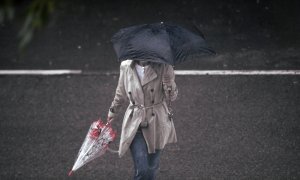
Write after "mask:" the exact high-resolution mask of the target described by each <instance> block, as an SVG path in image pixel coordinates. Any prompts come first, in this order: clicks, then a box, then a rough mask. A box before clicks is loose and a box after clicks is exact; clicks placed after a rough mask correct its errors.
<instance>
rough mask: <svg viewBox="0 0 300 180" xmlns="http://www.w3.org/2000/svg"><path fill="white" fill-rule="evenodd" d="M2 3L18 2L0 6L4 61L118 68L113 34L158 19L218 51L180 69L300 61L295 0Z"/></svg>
mask: <svg viewBox="0 0 300 180" xmlns="http://www.w3.org/2000/svg"><path fill="white" fill-rule="evenodd" d="M4 2H6V4H5V3H4ZM7 4H8V5H7ZM2 7H4V8H2V11H1V12H6V11H5V7H13V8H12V12H11V11H7V12H10V13H6V15H5V13H1V14H2V17H4V18H2V19H4V20H3V21H2V23H1V27H0V38H1V40H0V49H1V50H0V52H1V53H0V68H1V69H57V68H60V69H61V68H68V69H84V70H111V69H117V68H118V63H117V62H116V56H115V54H114V52H113V49H112V44H111V43H110V38H111V36H112V35H113V34H114V33H115V32H116V31H117V30H119V29H120V28H123V27H127V26H131V25H136V24H142V23H153V22H160V21H170V22H174V23H177V24H179V25H182V26H184V27H186V28H188V29H190V30H192V31H197V30H201V31H202V32H203V34H204V35H205V37H206V39H207V41H208V43H209V45H210V46H212V47H213V48H214V49H215V50H216V52H217V53H218V54H217V56H214V57H207V58H203V59H202V60H201V61H196V62H186V63H184V64H181V65H179V66H178V67H176V68H177V69H191V68H192V69H297V68H298V69H299V67H300V61H299V57H300V54H299V53H300V50H299V42H300V41H299V39H300V38H299V37H300V35H299V34H300V33H299V31H300V28H299V26H300V25H299V24H300V22H299V19H300V18H299V17H300V15H299V14H300V13H299V7H300V3H299V1H297V0H289V1H282V0H227V1H220V0H209V1H202V0H174V1H170V0H165V1H159V0H152V1H139V0H131V1H129V0H110V1H108V0H107V1H104V0H88V1H80V0H73V1H68V0H62V1H58V0H27V1H20V0H19V1H13V0H6V1H3V3H2ZM3 9H4V10H3ZM3 14H4V15H3ZM11 14H12V15H11ZM30 15H31V16H30ZM11 16H12V18H10V17H11ZM29 17H34V18H32V19H31V21H30V18H29ZM18 34H19V36H18Z"/></svg>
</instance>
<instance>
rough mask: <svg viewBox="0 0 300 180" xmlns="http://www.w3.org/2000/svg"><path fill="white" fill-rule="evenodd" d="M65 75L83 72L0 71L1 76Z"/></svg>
mask: <svg viewBox="0 0 300 180" xmlns="http://www.w3.org/2000/svg"><path fill="white" fill-rule="evenodd" d="M63 74H82V71H81V70H69V69H60V70H35V69H29V70H0V75H63Z"/></svg>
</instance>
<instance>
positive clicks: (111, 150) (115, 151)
mask: <svg viewBox="0 0 300 180" xmlns="http://www.w3.org/2000/svg"><path fill="white" fill-rule="evenodd" d="M107 150H108V151H109V152H111V153H119V151H117V150H113V149H110V148H109V147H107Z"/></svg>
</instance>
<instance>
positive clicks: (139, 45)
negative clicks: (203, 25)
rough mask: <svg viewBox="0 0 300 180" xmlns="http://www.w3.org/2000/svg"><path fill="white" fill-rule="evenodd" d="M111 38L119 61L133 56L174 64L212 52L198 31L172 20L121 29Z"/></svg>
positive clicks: (134, 58)
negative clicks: (190, 29)
mask: <svg viewBox="0 0 300 180" xmlns="http://www.w3.org/2000/svg"><path fill="white" fill-rule="evenodd" d="M111 41H112V43H113V46H114V49H115V52H116V54H117V57H118V60H119V61H123V60H127V59H132V60H142V61H152V62H157V63H167V64H171V65H175V64H178V63H180V62H183V61H185V60H186V59H187V57H188V56H191V55H203V54H215V52H214V51H213V50H212V49H211V48H210V47H208V45H207V44H206V41H205V39H204V38H203V36H202V35H201V34H195V33H193V32H191V31H189V30H187V29H185V28H183V27H180V26H178V25H174V24H171V23H163V22H161V23H154V24H142V25H136V26H131V27H127V28H123V29H120V30H119V31H118V32H117V33H116V34H114V36H113V37H112V39H111Z"/></svg>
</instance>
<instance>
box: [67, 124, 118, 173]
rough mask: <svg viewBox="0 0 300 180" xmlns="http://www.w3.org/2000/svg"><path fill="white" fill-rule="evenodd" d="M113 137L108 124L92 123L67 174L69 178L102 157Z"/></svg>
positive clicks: (112, 131) (113, 134)
mask: <svg viewBox="0 0 300 180" xmlns="http://www.w3.org/2000/svg"><path fill="white" fill-rule="evenodd" d="M115 137H116V132H115V131H114V130H113V129H112V127H111V125H110V123H109V122H108V123H107V124H104V123H103V122H102V121H101V120H98V121H95V122H93V123H92V125H91V126H90V128H89V131H88V133H87V135H86V137H85V139H84V141H83V144H82V146H81V148H80V150H79V152H78V155H77V159H76V161H75V163H74V165H73V168H72V170H71V171H70V172H69V176H71V175H72V173H73V172H74V171H76V170H77V169H79V168H80V167H82V166H83V165H85V164H87V163H88V162H91V161H92V160H94V159H96V158H98V157H100V156H101V155H103V154H104V153H105V152H106V150H107V149H108V144H109V143H110V142H112V141H113V140H114V139H115Z"/></svg>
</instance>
